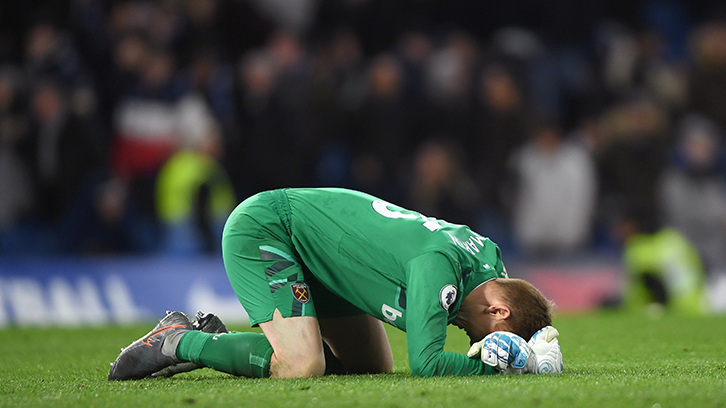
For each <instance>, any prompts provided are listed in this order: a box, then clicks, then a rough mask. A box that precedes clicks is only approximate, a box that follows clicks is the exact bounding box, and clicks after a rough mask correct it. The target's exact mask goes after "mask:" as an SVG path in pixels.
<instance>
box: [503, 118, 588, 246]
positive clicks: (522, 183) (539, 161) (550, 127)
mask: <svg viewBox="0 0 726 408" xmlns="http://www.w3.org/2000/svg"><path fill="white" fill-rule="evenodd" d="M561 132H562V130H561V129H560V127H559V125H558V124H557V123H555V122H553V121H551V120H550V121H546V120H545V121H541V122H540V123H536V124H535V125H534V126H533V127H532V130H531V131H530V140H529V141H528V142H527V143H526V144H525V145H523V146H522V147H521V148H519V149H518V150H516V151H515V152H514V153H513V154H512V156H511V157H510V161H509V165H508V167H509V169H510V171H511V172H512V175H513V182H512V186H510V188H512V190H513V191H512V193H513V194H512V196H513V202H512V207H513V215H512V225H513V232H514V237H515V240H516V242H517V243H518V245H519V247H520V249H522V250H523V252H524V253H525V254H527V255H530V256H534V257H537V258H546V257H557V256H562V255H572V254H573V253H575V251H576V250H579V249H581V248H583V247H585V246H586V245H587V244H588V242H589V239H590V237H591V226H592V225H591V224H592V219H593V214H594V208H595V198H596V195H597V175H596V172H595V164H594V161H593V159H592V157H591V156H590V154H589V152H588V151H587V150H586V149H585V148H584V147H582V145H580V144H578V143H573V142H572V141H569V140H563V138H562V133H561Z"/></svg>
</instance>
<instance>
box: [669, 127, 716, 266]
mask: <svg viewBox="0 0 726 408" xmlns="http://www.w3.org/2000/svg"><path fill="white" fill-rule="evenodd" d="M720 133H721V132H720V131H719V129H718V127H717V126H716V124H715V123H713V122H712V121H710V120H709V119H707V118H705V117H704V116H701V115H689V116H686V117H685V118H683V119H682V120H681V122H680V124H679V126H678V129H677V135H678V139H677V145H676V148H675V152H674V157H673V160H672V161H671V163H670V164H669V165H668V168H667V169H666V171H665V173H664V174H663V176H662V178H661V180H660V204H661V206H662V207H661V209H662V212H663V215H664V222H665V224H666V225H668V226H671V227H673V228H675V229H676V230H677V231H679V232H680V233H681V234H683V235H684V236H685V238H686V239H688V240H689V241H690V242H691V243H693V245H694V246H695V248H696V249H697V250H698V252H699V253H700V255H701V257H702V259H703V262H704V265H705V267H706V271H707V272H714V271H719V272H720V271H723V270H725V269H726V177H725V176H724V173H723V169H722V168H721V166H722V164H723V158H724V156H723V149H722V145H723V143H722V140H721V135H720Z"/></svg>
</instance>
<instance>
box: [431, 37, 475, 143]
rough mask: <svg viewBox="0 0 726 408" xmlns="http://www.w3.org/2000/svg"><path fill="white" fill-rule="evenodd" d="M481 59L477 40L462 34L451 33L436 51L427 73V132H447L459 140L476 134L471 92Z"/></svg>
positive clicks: (432, 55) (433, 53)
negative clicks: (473, 128)
mask: <svg viewBox="0 0 726 408" xmlns="http://www.w3.org/2000/svg"><path fill="white" fill-rule="evenodd" d="M478 59H479V49H478V46H477V43H476V41H475V40H474V39H473V38H472V37H471V36H469V35H467V34H466V33H462V32H454V33H451V34H449V35H448V36H447V37H446V39H445V41H444V44H443V45H442V46H441V47H439V48H437V49H435V50H433V52H432V53H431V56H430V57H429V58H428V59H427V61H426V66H425V71H424V74H425V76H424V91H425V93H426V97H427V101H428V107H429V112H428V114H427V118H426V119H427V120H426V122H425V123H426V126H427V132H429V133H431V132H434V133H436V132H438V133H446V134H450V135H451V136H453V137H455V138H457V139H459V140H461V138H463V137H465V136H466V135H468V134H470V133H471V132H472V130H471V126H472V109H471V89H472V83H473V82H474V68H475V66H476V64H477V63H478Z"/></svg>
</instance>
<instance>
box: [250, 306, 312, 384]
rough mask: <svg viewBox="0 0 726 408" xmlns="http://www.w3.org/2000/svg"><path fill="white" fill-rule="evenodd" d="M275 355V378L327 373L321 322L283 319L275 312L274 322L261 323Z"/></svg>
mask: <svg viewBox="0 0 726 408" xmlns="http://www.w3.org/2000/svg"><path fill="white" fill-rule="evenodd" d="M260 328H261V329H262V331H263V332H264V333H265V336H266V337H267V340H268V341H269V342H270V345H272V349H273V350H274V353H273V354H272V359H271V361H270V376H271V377H272V378H300V377H317V376H321V375H323V373H324V372H325V358H324V355H323V341H322V338H321V336H320V326H319V325H318V319H316V318H314V317H309V316H300V317H287V318H285V317H282V315H281V314H280V311H279V310H277V309H275V313H274V314H273V316H272V320H270V321H269V322H264V323H260Z"/></svg>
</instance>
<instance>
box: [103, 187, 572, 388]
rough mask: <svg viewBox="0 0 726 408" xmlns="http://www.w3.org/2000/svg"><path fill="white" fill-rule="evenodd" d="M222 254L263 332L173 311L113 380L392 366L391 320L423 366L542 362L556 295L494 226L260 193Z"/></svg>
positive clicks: (486, 367) (340, 192) (320, 191)
mask: <svg viewBox="0 0 726 408" xmlns="http://www.w3.org/2000/svg"><path fill="white" fill-rule="evenodd" d="M222 254H223V258H224V265H225V269H226V271H227V275H228V277H229V281H230V283H231V285H232V288H233V289H234V291H235V293H236V294H237V297H238V298H239V300H240V302H241V303H242V306H243V307H244V308H245V310H246V311H247V312H248V314H249V316H250V323H251V324H252V325H253V326H259V327H260V328H261V329H262V332H263V333H252V332H231V333H230V332H227V331H226V328H225V327H224V325H223V324H221V322H219V321H218V319H216V318H215V317H214V316H213V315H209V314H208V315H204V316H200V319H199V320H198V321H197V322H194V323H193V324H192V322H190V321H189V319H188V318H187V316H186V315H184V314H183V313H180V312H172V313H168V314H167V316H166V317H164V318H163V319H162V320H161V321H160V322H159V324H158V325H157V326H156V328H155V329H154V330H152V331H151V332H150V333H148V334H147V335H146V336H144V337H142V338H141V339H139V340H137V341H136V342H134V343H132V344H131V345H130V346H129V347H127V348H126V349H124V350H123V351H122V352H121V354H120V355H119V357H118V359H117V360H116V361H115V362H114V363H112V368H111V372H110V374H109V380H127V379H139V378H145V377H149V376H158V375H172V374H174V373H176V372H180V371H186V370H189V369H191V368H196V367H210V368H213V369H216V370H219V371H223V372H227V373H230V374H233V375H238V376H245V377H268V376H269V377H274V378H294V377H312V376H320V375H323V374H344V373H389V372H391V371H392V368H393V357H392V353H391V348H390V345H389V343H388V338H387V336H386V333H385V330H384V327H383V324H382V322H386V323H389V324H391V325H393V326H395V327H397V328H399V329H401V330H404V331H406V333H407V339H408V356H409V362H410V368H411V372H412V374H413V375H417V376H443V375H475V374H493V373H497V372H499V371H500V370H510V369H520V372H522V371H524V372H535V371H536V369H535V368H533V367H532V364H531V363H532V362H533V361H534V360H535V358H529V359H528V355H529V354H530V350H531V349H530V348H529V347H528V345H527V343H526V341H525V340H523V339H530V338H531V337H532V336H533V335H534V334H535V332H537V331H538V330H540V329H542V328H544V327H546V326H549V325H551V323H552V322H551V303H550V302H549V301H548V300H547V299H546V298H545V297H544V296H543V295H542V294H541V293H540V292H539V291H538V290H537V289H536V288H534V287H533V286H532V285H531V284H529V283H527V282H525V281H523V280H519V279H509V278H508V276H507V271H506V269H505V268H504V264H503V263H502V259H501V252H500V249H499V247H498V246H497V245H496V244H495V243H493V242H492V241H490V240H489V239H488V238H485V237H482V236H480V235H479V234H477V233H475V232H473V231H471V230H470V229H469V228H468V227H466V226H463V225H456V224H450V223H447V222H445V221H442V220H437V219H434V218H429V217H426V216H424V215H422V214H419V213H417V212H414V211H410V210H406V209H403V208H401V207H397V206H395V205H392V204H390V203H387V202H384V201H382V200H379V199H377V198H375V197H373V196H370V195H367V194H364V193H360V192H356V191H352V190H345V189H336V188H317V189H316V188H310V189H284V190H273V191H267V192H263V193H259V194H257V195H255V196H252V197H250V198H248V199H247V200H245V201H243V202H242V203H241V204H240V205H239V206H238V207H237V208H236V209H235V210H234V211H233V212H232V214H231V215H230V216H229V219H228V220H227V223H226V226H225V228H224V233H223V239H222ZM209 322H213V323H209ZM448 324H453V325H455V326H457V327H459V328H461V329H464V330H465V331H466V333H467V335H468V336H469V338H470V339H471V344H472V345H473V347H472V351H470V355H472V356H477V357H478V356H479V355H480V354H481V358H470V357H468V356H466V355H463V354H458V353H450V352H445V351H444V343H445V340H446V329H447V325H448ZM195 329H198V330H195ZM552 330H554V329H552ZM494 332H497V333H496V336H492V335H490V334H493V333H494ZM503 332H508V333H503ZM541 337H542V336H541ZM547 337H548V338H547V340H548V341H551V340H552V338H553V336H552V335H551V334H549V335H548V336H547ZM554 337H556V331H555V335H554ZM485 338H486V339H485ZM482 339H485V341H482ZM482 348H483V350H482ZM556 352H557V353H559V345H558V344H557V348H556ZM560 358H561V355H560ZM528 360H529V362H527V361H528ZM560 361H561V360H560ZM560 369H561V366H560ZM555 371H558V370H555Z"/></svg>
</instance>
